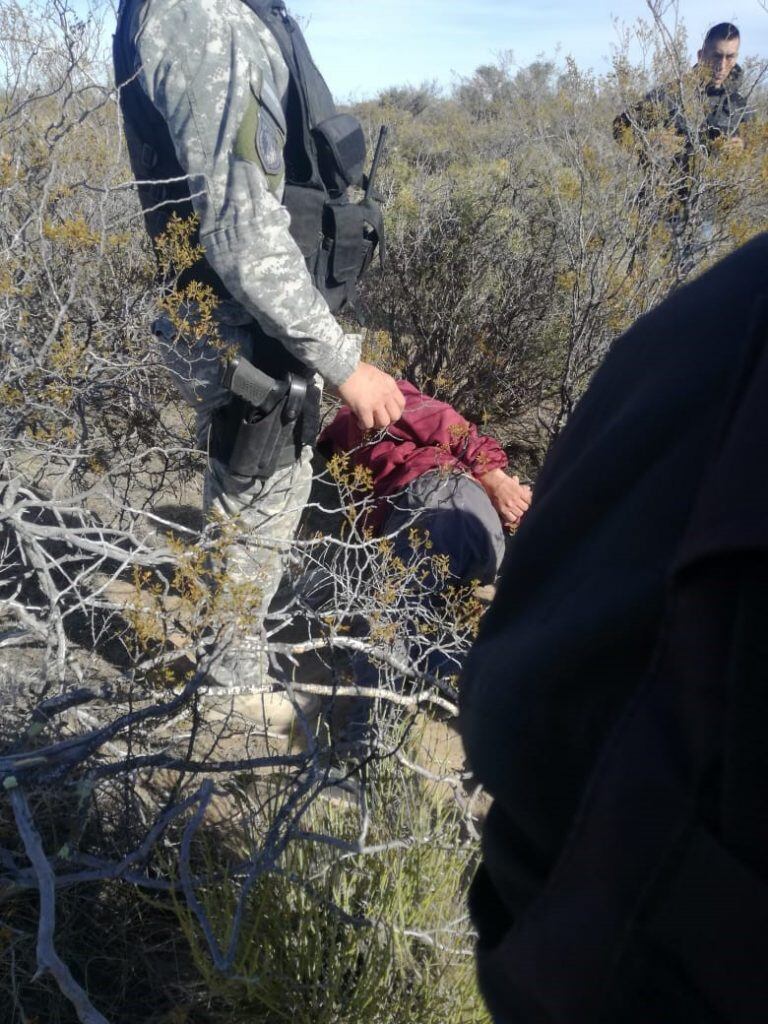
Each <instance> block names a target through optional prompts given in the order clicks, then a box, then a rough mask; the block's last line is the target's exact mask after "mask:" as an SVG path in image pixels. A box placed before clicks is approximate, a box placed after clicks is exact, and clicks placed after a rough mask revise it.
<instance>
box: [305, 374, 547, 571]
mask: <svg viewBox="0 0 768 1024" xmlns="http://www.w3.org/2000/svg"><path fill="white" fill-rule="evenodd" d="M397 386H398V388H399V390H400V392H401V394H402V395H403V398H404V399H405V408H404V410H403V413H402V416H401V418H400V419H399V420H398V422H397V423H394V424H390V426H389V427H388V428H387V429H386V430H385V431H382V432H380V433H378V434H371V435H369V434H366V433H364V432H363V430H361V428H360V426H359V423H358V421H357V419H356V417H355V416H354V415H353V413H352V412H351V410H350V409H349V408H348V407H346V406H344V407H342V409H340V410H339V412H338V413H337V414H336V417H335V418H334V420H333V421H332V422H331V423H330V424H329V425H328V426H327V427H326V428H325V429H324V430H323V431H322V433H321V434H320V437H319V439H318V450H319V451H320V452H321V454H323V455H324V456H325V457H326V458H331V457H332V456H333V455H337V454H347V455H348V456H349V464H350V468H355V467H361V468H362V469H366V470H369V471H370V476H371V480H372V487H373V497H374V501H375V503H374V505H373V507H372V509H371V512H370V515H369V518H368V520H367V522H366V526H368V527H370V529H371V530H372V532H373V534H374V535H375V536H383V535H390V534H397V536H398V540H397V542H396V543H397V544H398V545H399V546H400V547H401V548H403V553H405V554H407V548H408V530H406V529H403V527H405V526H406V525H411V526H414V525H415V526H417V527H418V528H419V529H420V530H421V531H423V532H425V533H426V534H427V535H428V537H429V540H430V542H431V544H432V551H433V553H434V554H443V555H446V556H447V557H448V558H449V560H450V567H451V573H452V575H453V576H454V577H455V578H456V580H457V581H459V582H461V583H468V582H470V581H471V580H477V581H478V582H479V583H481V584H487V583H492V582H493V580H494V579H495V577H496V574H497V573H498V571H499V568H500V566H501V561H502V559H503V557H504V551H505V537H504V532H505V529H507V530H508V529H514V528H516V527H517V526H518V525H519V524H520V522H521V520H522V518H523V516H524V515H525V513H526V512H527V510H528V508H529V507H530V504H531V488H530V487H529V486H527V485H526V484H523V483H521V482H520V479H519V478H518V477H517V476H509V475H508V474H507V472H506V470H507V467H508V463H509V460H508V459H507V456H506V454H505V452H504V450H503V448H502V447H501V445H500V444H499V442H498V441H497V440H495V438H493V437H489V436H487V435H483V434H480V433H479V432H478V430H477V427H476V426H475V425H474V424H472V423H470V422H469V421H468V420H466V419H465V418H464V417H463V416H461V415H460V414H459V413H458V412H457V411H456V410H455V409H454V408H453V407H452V406H451V405H448V404H447V403H446V402H441V401H439V400H438V399H436V398H430V397H429V396H428V395H425V394H423V393H422V392H421V391H419V390H418V388H416V387H414V385H413V384H410V383H409V382H408V381H404V380H401V381H398V382H397Z"/></svg>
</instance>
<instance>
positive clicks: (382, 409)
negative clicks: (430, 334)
mask: <svg viewBox="0 0 768 1024" xmlns="http://www.w3.org/2000/svg"><path fill="white" fill-rule="evenodd" d="M336 393H337V394H338V396H339V398H340V399H341V400H342V402H344V404H345V405H348V406H349V408H350V409H351V410H352V414H353V416H354V417H355V418H356V419H357V422H358V424H359V426H360V427H361V429H362V430H372V429H373V428H374V427H376V428H378V429H381V428H382V427H388V426H389V424H390V423H396V422H397V421H398V420H399V419H400V417H401V416H402V414H403V409H404V408H405V399H404V398H403V396H402V394H401V393H400V390H399V388H398V386H397V384H395V381H394V379H393V378H392V377H390V375H389V374H388V373H384V372H383V371H382V370H377V369H376V367H375V366H371V364H370V363H358V364H357V369H356V370H355V372H354V373H353V374H352V376H351V377H347V379H346V380H345V381H344V383H343V384H340V385H339V386H338V387H337V388H336Z"/></svg>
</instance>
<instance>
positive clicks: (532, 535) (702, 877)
mask: <svg viewBox="0 0 768 1024" xmlns="http://www.w3.org/2000/svg"><path fill="white" fill-rule="evenodd" d="M767 308H768V235H761V236H760V237H758V238H757V239H755V240H753V241H752V242H751V243H750V244H748V245H747V246H745V247H744V248H742V249H741V250H739V251H738V252H737V253H735V254H734V255H732V256H731V257H729V258H728V259H726V260H724V261H723V262H722V263H720V264H718V265H717V266H716V267H714V268H713V269H712V270H710V271H709V272H708V273H706V274H705V275H703V276H702V277H701V278H700V279H698V280H697V281H695V282H694V283H692V284H690V285H688V286H687V287H684V288H681V289H679V290H678V291H676V292H675V293H674V294H673V295H672V296H671V298H669V299H668V300H667V301H666V302H665V303H664V304H662V305H661V306H660V307H658V308H657V309H656V310H654V311H653V312H651V313H649V314H648V315H646V316H645V317H643V318H641V319H640V320H639V321H638V322H637V323H636V324H635V325H634V327H632V328H631V329H630V330H629V331H628V332H627V333H626V334H625V335H623V336H622V337H621V338H619V339H618V341H616V342H615V344H614V346H613V348H612V350H611V352H610V353H609V355H608V357H607V358H606V360H605V362H604V364H603V366H602V367H601V369H600V370H599V371H598V373H597V374H596V376H595V378H594V380H593V382H592V385H591V386H590V388H589V390H588V392H587V394H586V395H585V397H584V398H583V400H582V402H581V403H580V405H579V406H578V407H577V409H576V410H575V412H574V415H573V417H572V418H571V420H570V422H569V423H568V425H567V427H566V429H565V431H564V432H563V434H562V435H561V437H560V438H559V439H558V441H557V443H556V444H555V445H554V447H553V449H552V451H551V453H550V455H549V457H548V459H547V461H546V464H545V466H544V469H543V471H542V474H541V476H540V478H539V480H538V482H537V488H536V498H537V500H536V503H535V504H534V506H533V508H532V509H531V511H530V512H529V514H528V516H527V517H526V519H525V521H524V522H523V525H522V527H521V529H520V532H519V534H518V536H517V538H516V541H515V543H514V545H513V547H512V551H511V552H510V555H509V561H508V564H507V567H506V571H505V574H504V577H503V580H502V583H501V586H500V589H499V592H498V595H497V598H496V600H495V602H494V604H493V606H492V608H491V610H490V612H489V613H488V615H487V617H486V619H485V620H484V622H483V626H482V629H481V633H480V636H479V638H478V641H477V644H476V646H475V648H474V650H473V651H472V653H471V654H470V657H469V660H468V663H467V666H466V670H465V675H464V679H463V685H462V688H461V692H462V718H461V721H462V730H463V735H464V740H465V745H466V748H467V753H468V756H469V759H470V762H471V765H472V768H473V770H474V772H475V773H476V776H477V779H478V781H480V782H481V783H482V784H483V785H484V786H485V787H486V788H487V789H488V791H489V792H490V794H491V795H492V797H493V798H494V804H493V807H492V809H491V811H490V814H489V816H488V819H487V822H486V825H485V830H484V839H483V864H482V867H481V869H480V872H479V873H478V876H477V878H476V880H475V883H474V886H473V891H472V897H471V904H472V911H473V917H474V920H475V922H476V925H477V927H478V930H479V936H480V942H479V947H478V963H479V973H480V981H481V986H482V989H483V992H484V994H485V996H486V999H487V1000H488V1002H489V1005H490V1006H491V1008H492V1010H493V1012H494V1014H495V1017H496V1020H497V1021H499V1022H507V1021H508V1022H510V1024H511V1022H514V1024H545V1022H546V1024H549V1022H552V1024H554V1022H557V1024H648V1022H650V1021H653V1022H654V1024H718V1022H720V1024H722V1022H729V1024H730V1022H734V1024H736V1022H738V1024H757V1022H758V1021H763V1020H764V1019H765V1007H766V1006H768V954H767V953H766V949H767V948H768V947H767V946H766V942H765V935H766V934H768V882H767V880H768V813H767V808H768V801H766V800H765V793H766V792H768V756H767V753H768V743H766V742H765V738H766V734H768V728H767V726H768V472H767V471H766V453H768V352H767V339H766V324H767V323H768V314H767V313H766V309H767Z"/></svg>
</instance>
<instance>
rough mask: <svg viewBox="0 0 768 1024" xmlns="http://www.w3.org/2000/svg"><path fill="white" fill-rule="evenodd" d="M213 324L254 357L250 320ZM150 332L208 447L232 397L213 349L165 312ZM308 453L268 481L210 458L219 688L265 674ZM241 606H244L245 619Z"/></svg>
mask: <svg viewBox="0 0 768 1024" xmlns="http://www.w3.org/2000/svg"><path fill="white" fill-rule="evenodd" d="M218 330H219V336H220V338H221V340H222V341H223V342H224V343H225V344H226V345H227V346H230V347H235V348H236V349H237V350H238V351H239V352H240V353H241V354H242V355H243V356H244V357H245V358H246V359H251V360H252V359H253V358H254V352H253V334H252V332H251V331H250V329H249V328H248V326H232V325H228V324H225V323H220V324H219V325H218ZM152 331H153V334H154V336H155V339H156V342H157V343H158V345H159V347H160V350H161V353H162V357H163V361H164V362H165V364H166V366H167V367H168V368H169V369H170V371H171V373H172V374H173V376H174V380H175V382H176V385H177V387H178V389H179V391H180V392H181V394H182V396H183V398H184V399H185V401H186V402H187V403H188V404H189V405H190V406H191V407H192V408H193V409H194V411H195V414H196V436H197V444H198V447H199V448H200V449H202V450H206V451H207V450H208V440H209V433H210V429H211V420H212V416H213V413H214V411H215V410H217V409H219V408H221V407H222V406H223V405H225V404H226V403H227V402H228V401H229V399H230V393H229V391H227V389H226V388H224V387H223V386H222V385H221V383H220V382H219V376H220V368H221V362H220V357H219V354H218V352H217V350H216V349H215V348H214V347H213V346H212V345H211V344H210V343H208V342H207V341H205V340H202V341H198V342H195V343H194V344H189V343H188V342H187V341H186V340H185V339H183V338H179V337H178V335H177V332H176V330H175V328H174V326H173V324H172V323H171V321H170V320H169V319H168V318H167V317H165V316H161V317H159V318H158V319H157V320H156V321H155V322H154V323H153V325H152ZM311 458H312V449H311V448H309V447H305V448H304V449H303V450H302V452H301V457H300V458H299V459H298V460H297V461H296V462H295V463H294V464H293V465H291V466H287V467H284V468H282V469H278V470H277V471H276V472H275V473H274V474H273V475H272V476H271V477H269V478H268V479H266V480H261V479H256V478H252V477H243V476H238V475H237V474H234V473H230V472H229V470H228V469H227V467H226V466H225V465H224V464H223V463H221V462H220V461H218V460H217V459H212V458H209V459H208V464H207V467H206V470H205V478H204V481H203V511H204V514H205V516H206V518H207V519H208V520H209V521H211V520H214V521H216V522H218V523H219V524H220V527H221V531H222V534H223V535H224V536H225V537H226V538H227V539H226V543H225V546H224V549H223V551H222V556H223V558H222V561H223V565H221V566H220V571H219V569H217V571H216V572H215V573H213V574H212V575H213V580H212V585H215V587H216V590H217V605H218V606H219V607H221V608H222V609H223V615H224V619H225V623H224V629H223V632H222V636H223V638H224V642H223V644H222V647H221V649H220V650H219V651H217V652H215V653H214V660H213V661H212V663H211V667H210V670H209V675H210V676H211V678H212V681H213V682H214V683H215V684H217V685H220V686H221V687H222V688H224V689H230V688H236V689H241V688H242V687H244V686H249V687H255V686H258V685H261V684H263V683H264V682H265V681H266V679H267V670H268V663H267V658H266V653H265V644H264V639H263V633H264V629H263V625H264V619H265V617H266V614H267V610H268V608H269V605H270V602H271V600H272V598H273V597H274V595H275V592H276V590H277V588H278V585H279V583H280V578H281V576H282V573H283V569H284V566H285V563H286V556H287V554H288V553H289V551H290V547H291V542H292V540H293V538H294V535H295V533H296V529H297V527H298V525H299V520H300V518H301V514H302V511H303V509H304V506H305V505H306V503H307V501H308V499H309V492H310V487H311V484H312V465H311ZM243 609H247V610H248V613H247V617H246V621H243ZM227 618H229V619H230V621H229V623H228V624H227V622H226V619H227ZM217 625H218V624H217Z"/></svg>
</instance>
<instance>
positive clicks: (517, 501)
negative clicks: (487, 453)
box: [480, 469, 532, 526]
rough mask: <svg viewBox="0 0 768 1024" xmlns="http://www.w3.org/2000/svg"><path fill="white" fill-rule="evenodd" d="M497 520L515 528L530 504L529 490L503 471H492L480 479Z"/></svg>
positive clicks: (525, 485)
mask: <svg viewBox="0 0 768 1024" xmlns="http://www.w3.org/2000/svg"><path fill="white" fill-rule="evenodd" d="M480 483H481V484H482V486H483V487H484V488H485V491H486V493H487V495H488V497H489V498H490V499H491V502H492V504H493V507H494V508H495V509H496V511H497V512H498V514H499V519H501V521H502V523H504V525H505V526H517V525H518V523H519V522H520V520H521V519H522V518H523V516H524V515H525V513H526V512H527V511H528V509H529V507H530V504H531V498H532V494H531V488H530V487H529V486H528V485H527V484H521V483H520V478H519V477H516V476H507V474H506V473H505V472H504V470H503V469H492V470H491V472H490V473H486V474H485V476H482V477H480Z"/></svg>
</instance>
